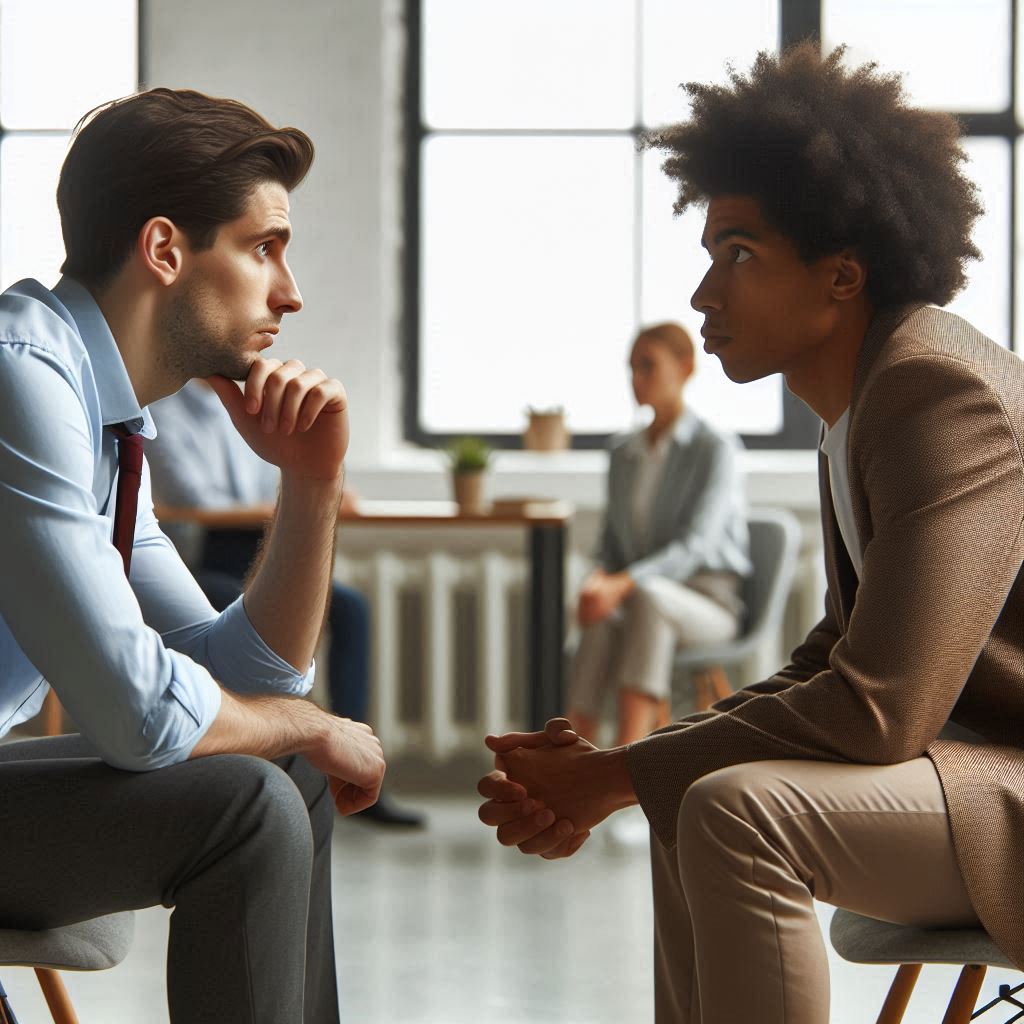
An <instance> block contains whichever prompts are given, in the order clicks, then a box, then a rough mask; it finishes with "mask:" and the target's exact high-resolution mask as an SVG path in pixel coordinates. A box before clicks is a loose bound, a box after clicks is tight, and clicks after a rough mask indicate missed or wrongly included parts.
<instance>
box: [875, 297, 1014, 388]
mask: <svg viewBox="0 0 1024 1024" xmlns="http://www.w3.org/2000/svg"><path fill="white" fill-rule="evenodd" d="M904 359H923V360H937V361H941V360H953V361H955V362H958V363H961V364H963V365H964V366H966V367H973V368H975V369H976V370H977V371H978V372H979V373H981V374H982V375H985V374H987V373H988V372H990V371H992V370H998V369H1002V368H1004V367H1006V366H1010V367H1019V366H1021V365H1022V364H1021V360H1020V358H1019V357H1018V356H1017V355H1015V354H1014V353H1012V352H1010V351H1009V350H1008V349H1007V348H1006V347H1005V346H1004V345H1000V344H998V343H997V342H996V341H993V339H992V338H990V337H988V335H986V334H984V333H983V332H982V331H980V330H978V328H977V327H975V326H974V324H972V323H971V322H970V321H969V320H965V319H964V318H963V317H962V316H958V315H957V314H956V313H952V312H950V311H949V310H948V309H940V308H939V307H938V306H921V307H920V308H919V309H916V310H914V311H913V312H912V313H911V314H910V315H909V316H907V317H906V318H905V319H904V320H902V321H901V322H900V323H899V325H898V326H897V327H896V329H895V330H894V331H893V333H892V334H891V335H890V337H889V338H888V340H887V341H886V343H885V347H884V348H883V350H882V358H881V359H880V360H879V363H880V365H881V366H884V365H886V364H890V365H891V364H893V363H896V362H900V361H902V360H904Z"/></svg>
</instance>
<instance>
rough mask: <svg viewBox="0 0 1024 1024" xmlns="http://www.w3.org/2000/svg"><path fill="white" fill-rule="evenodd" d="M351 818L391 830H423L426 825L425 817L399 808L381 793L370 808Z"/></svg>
mask: <svg viewBox="0 0 1024 1024" xmlns="http://www.w3.org/2000/svg"><path fill="white" fill-rule="evenodd" d="M352 817H353V818H356V819H358V820H360V821H368V822H371V823H372V824H374V825H388V826H391V827H393V828H423V826H424V825H426V823H427V819H426V817H425V816H424V815H422V814H420V812H419V811H410V810H407V809H406V808H404V807H400V806H399V805H398V804H396V803H394V801H393V800H392V799H391V798H390V797H389V796H385V795H384V794H383V793H382V794H381V796H380V798H379V799H378V800H377V802H376V803H375V804H374V805H373V806H372V807H367V808H366V810H365V811H360V812H359V813H358V814H353V815H352Z"/></svg>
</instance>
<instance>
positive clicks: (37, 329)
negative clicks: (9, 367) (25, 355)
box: [0, 278, 86, 372]
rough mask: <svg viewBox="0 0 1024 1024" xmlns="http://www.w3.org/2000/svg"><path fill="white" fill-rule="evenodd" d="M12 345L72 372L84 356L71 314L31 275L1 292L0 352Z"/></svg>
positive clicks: (80, 339)
mask: <svg viewBox="0 0 1024 1024" xmlns="http://www.w3.org/2000/svg"><path fill="white" fill-rule="evenodd" d="M14 348H18V349H24V348H29V349H31V350H32V352H34V353H35V354H38V355H39V356H40V357H42V358H45V359H47V360H48V361H55V362H57V363H60V364H62V365H63V366H64V367H66V368H67V369H68V370H69V371H71V372H74V370H73V368H74V367H76V366H80V365H81V363H82V360H83V357H85V356H86V349H85V345H84V344H83V342H82V338H81V336H80V335H79V333H78V329H77V327H76V326H75V321H74V320H73V319H72V317H71V314H70V313H68V311H67V310H66V309H65V308H64V306H63V305H62V304H61V302H60V300H59V299H58V298H57V297H56V295H54V294H53V292H52V291H50V289H49V288H46V287H45V286H44V285H42V284H40V283H39V282H38V281H35V280H32V279H31V278H26V279H25V280H23V281H18V282H17V284H13V285H11V287H10V288H8V289H7V290H6V291H5V292H3V293H0V353H2V352H3V351H11V350H13V349H14Z"/></svg>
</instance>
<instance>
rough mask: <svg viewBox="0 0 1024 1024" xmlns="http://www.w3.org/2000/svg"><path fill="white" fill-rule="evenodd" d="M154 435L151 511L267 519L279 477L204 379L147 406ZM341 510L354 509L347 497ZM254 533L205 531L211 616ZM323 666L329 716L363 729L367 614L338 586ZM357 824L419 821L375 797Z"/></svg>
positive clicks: (232, 590) (233, 594) (234, 587)
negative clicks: (241, 512) (253, 512)
mask: <svg viewBox="0 0 1024 1024" xmlns="http://www.w3.org/2000/svg"><path fill="white" fill-rule="evenodd" d="M152 411H153V416H154V419H155V421H156V424H157V430H158V432H159V436H158V437H157V438H155V439H154V440H153V441H152V442H149V443H147V445H146V457H147V459H148V461H149V466H150V473H151V475H152V481H153V496H154V498H155V500H156V502H157V504H164V505H170V506H180V507H189V508H220V509H226V508H235V507H246V508H255V507H260V506H265V507H266V510H267V518H268V519H269V518H270V517H271V515H272V513H273V508H274V503H275V502H276V500H277V490H278V484H279V482H280V479H279V478H280V473H279V471H278V469H277V467H276V466H272V465H271V464H270V463H269V462H264V461H263V460H262V459H261V458H260V457H259V456H258V455H256V454H255V453H254V452H253V450H252V449H251V448H250V447H249V446H248V445H247V444H246V443H245V441H243V440H242V436H241V434H239V433H238V431H237V430H235V429H234V427H233V426H232V424H231V420H230V418H229V417H228V414H227V412H226V411H225V409H224V406H223V405H222V404H221V402H220V400H219V399H218V398H217V396H216V395H215V394H214V392H213V389H212V388H211V387H210V385H209V384H207V383H206V382H205V381H204V380H201V379H198V378H197V379H195V380H191V381H189V382H188V383H187V384H186V385H185V386H184V387H183V388H182V389H181V391H179V392H178V393H177V394H175V395H171V397H170V398H165V399H163V400H162V401H160V402H157V403H155V404H154V405H153V406H152ZM341 508H342V511H343V512H344V511H348V510H352V509H354V508H355V497H354V495H353V494H352V493H351V491H348V490H346V492H345V495H344V497H343V499H342V504H341ZM260 538H261V531H259V530H253V529H221V528H218V529H208V530H206V532H205V536H204V538H203V543H202V550H201V554H200V557H199V561H198V564H197V565H196V566H195V577H196V580H197V581H198V582H199V585H200V587H202V589H203V592H204V593H205V594H206V596H207V598H208V599H209V601H210V604H212V605H213V607H214V608H215V609H216V610H217V611H221V610H222V609H224V608H226V607H227V606H228V605H229V604H231V602H232V601H234V600H235V599H236V598H237V597H238V596H239V595H240V594H241V593H242V590H243V581H244V579H245V576H246V574H247V573H248V571H249V567H250V566H251V565H252V563H253V561H254V559H255V557H256V552H257V550H258V548H259V544H260ZM327 621H328V626H329V629H330V647H329V654H328V659H327V671H328V687H329V690H330V700H331V710H332V711H333V712H334V713H335V714H338V715H341V716H343V717H344V718H351V719H353V720H354V721H357V722H366V720H367V714H368V704H369V658H370V615H369V607H368V605H367V602H366V598H364V597H363V595H362V594H360V593H359V591H357V590H354V589H353V588H352V587H347V586H345V585H344V584H341V583H337V582H335V583H333V584H332V592H331V601H330V606H329V610H328V620H327ZM358 817H360V818H362V819H364V820H369V821H374V822H377V823H379V824H382V825H399V826H403V825H404V826H410V827H417V826H421V825H422V824H423V816H422V815H420V814H417V813H414V812H412V811H409V810H406V809H404V808H401V807H399V806H397V805H396V804H395V803H394V802H393V801H392V800H391V799H390V798H388V797H387V796H386V795H385V794H383V793H382V795H381V798H380V799H379V800H378V801H377V803H376V804H374V805H373V806H372V807H368V808H367V809H366V810H364V811H361V812H359V814H358Z"/></svg>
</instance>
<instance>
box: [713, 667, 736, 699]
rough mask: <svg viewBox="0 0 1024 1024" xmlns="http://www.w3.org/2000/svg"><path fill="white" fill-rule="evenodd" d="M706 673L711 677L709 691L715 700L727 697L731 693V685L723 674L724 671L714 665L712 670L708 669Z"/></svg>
mask: <svg viewBox="0 0 1024 1024" xmlns="http://www.w3.org/2000/svg"><path fill="white" fill-rule="evenodd" d="M708 672H709V673H710V675H711V690H712V692H713V693H714V695H715V700H721V699H722V698H723V697H728V696H729V694H730V693H732V684H731V683H730V682H729V677H728V676H727V675H726V674H725V669H723V668H720V667H719V666H718V665H716V666H715V667H714V668H711V669H708Z"/></svg>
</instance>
